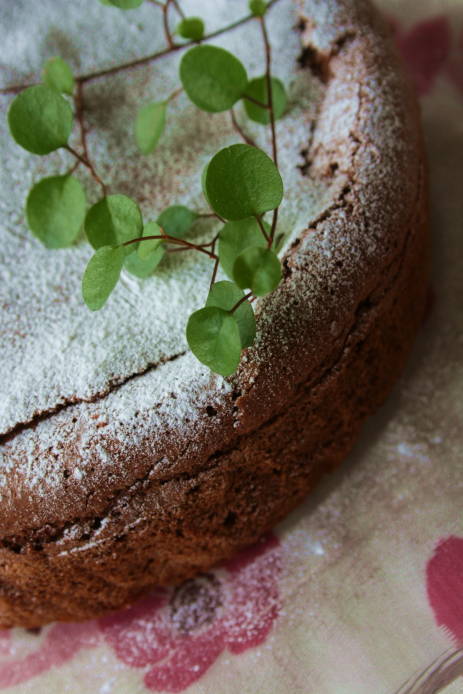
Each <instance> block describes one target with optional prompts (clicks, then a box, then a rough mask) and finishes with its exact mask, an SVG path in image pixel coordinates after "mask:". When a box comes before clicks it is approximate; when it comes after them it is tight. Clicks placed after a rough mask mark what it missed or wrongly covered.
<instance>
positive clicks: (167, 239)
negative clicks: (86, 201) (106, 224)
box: [122, 234, 217, 260]
mask: <svg viewBox="0 0 463 694" xmlns="http://www.w3.org/2000/svg"><path fill="white" fill-rule="evenodd" d="M156 240H162V241H165V242H166V243H172V244H174V245H178V246H185V250H186V249H187V248H188V249H191V250H194V251H199V252H200V253H205V254H206V255H207V256H209V258H212V259H213V260H217V256H216V254H215V253H212V252H210V251H208V250H206V249H205V248H203V246H199V245H198V244H196V243H190V242H189V241H185V239H178V238H176V237H175V236H169V234H157V235H156V236H139V237H137V238H135V239H130V240H129V241H125V242H124V243H123V244H122V245H123V246H130V245H131V244H132V243H139V242H141V241H156Z"/></svg>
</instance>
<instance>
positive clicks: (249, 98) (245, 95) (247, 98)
mask: <svg viewBox="0 0 463 694" xmlns="http://www.w3.org/2000/svg"><path fill="white" fill-rule="evenodd" d="M243 99H246V101H250V102H251V103H252V104H255V105H256V106H259V108H265V109H267V110H270V106H269V105H268V104H266V103H264V102H263V101H259V99H255V98H254V97H253V96H249V95H248V94H244V96H243Z"/></svg>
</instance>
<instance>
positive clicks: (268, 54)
mask: <svg viewBox="0 0 463 694" xmlns="http://www.w3.org/2000/svg"><path fill="white" fill-rule="evenodd" d="M259 20H260V26H261V28H262V36H263V39H264V46H265V77H266V80H267V100H268V108H269V115H270V128H271V131H272V152H273V161H274V162H275V166H276V167H277V168H278V148H277V136H276V129H275V110H274V107H273V95H272V73H271V66H272V49H271V47H270V41H269V38H268V33H267V27H266V24H265V19H264V17H259Z"/></svg>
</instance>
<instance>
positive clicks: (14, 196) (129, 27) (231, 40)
mask: <svg viewBox="0 0 463 694" xmlns="http://www.w3.org/2000/svg"><path fill="white" fill-rule="evenodd" d="M190 5H191V7H190ZM19 6H22V7H23V11H22V12H21V11H20V10H19ZM185 6H186V10H190V11H191V12H192V13H193V14H204V6H203V4H202V3H199V2H196V3H194V2H190V3H185ZM56 10H57V8H56V3H54V2H53V0H44V1H43V2H41V3H39V4H37V5H35V6H32V5H31V3H30V2H29V3H28V2H27V1H26V0H23V1H22V2H20V3H14V5H12V6H11V8H10V7H7V8H4V9H2V19H3V21H2V26H3V34H4V35H5V36H6V37H7V41H6V50H5V51H4V54H3V62H4V64H6V65H7V70H6V71H5V73H4V78H3V79H4V81H5V82H6V83H11V81H12V80H13V81H14V80H15V79H16V80H17V79H20V76H21V75H23V74H24V78H26V75H28V74H30V73H31V72H33V73H35V74H38V72H39V68H40V65H41V64H42V63H43V61H44V60H45V59H46V58H47V57H48V56H49V50H50V49H49V41H43V42H42V41H38V42H37V43H33V44H32V45H31V42H30V41H29V40H26V37H29V36H31V35H32V34H34V31H35V32H36V35H38V36H46V35H47V34H46V32H47V31H48V32H50V31H51V29H50V26H51V27H54V26H55V27H58V26H59V30H58V29H57V28H56V29H55V31H56V32H58V31H59V36H60V40H59V41H57V43H56V48H59V47H60V46H61V52H62V53H63V57H65V58H67V59H69V60H70V63H71V65H72V66H73V68H74V69H75V70H76V72H80V73H82V72H86V71H91V70H94V69H96V68H99V67H102V66H103V67H104V66H107V65H108V64H117V63H118V62H124V61H126V60H127V59H129V58H131V57H133V36H134V34H136V36H137V51H139V53H141V54H143V53H145V54H147V53H150V52H152V51H153V50H155V49H156V48H160V47H161V46H162V45H163V40H164V39H163V34H162V27H161V22H159V16H160V15H159V14H158V13H157V12H156V8H149V7H144V8H143V10H140V12H127V13H124V12H118V11H116V10H111V9H109V8H104V7H101V6H100V5H99V4H98V3H97V2H95V0H86V2H84V3H83V4H82V3H78V4H76V3H66V4H65V5H64V6H63V7H60V9H59V16H58V14H57V13H56ZM245 13H246V3H245V2H239V3H234V6H233V8H231V7H230V4H229V3H226V2H224V0H222V1H221V2H214V3H209V6H208V8H207V13H206V15H207V16H206V20H207V28H208V30H212V29H214V28H216V27H219V26H224V25H226V24H227V23H229V22H230V21H231V19H232V18H233V17H235V16H236V17H239V16H242V15H243V14H245ZM95 23H98V25H99V26H101V27H102V32H103V35H102V36H100V35H99V40H98V41H90V40H89V37H90V36H91V35H92V28H93V25H94V24H95ZM294 23H295V14H294V12H293V10H292V9H291V8H289V9H288V7H287V6H286V7H284V6H280V7H276V8H274V9H273V10H272V13H271V27H272V42H273V44H274V54H275V56H276V57H278V59H276V60H275V72H276V74H277V75H278V76H280V77H281V78H283V79H284V80H285V82H286V83H287V85H288V88H289V93H290V98H291V100H292V101H293V106H292V109H291V111H290V113H289V114H288V115H287V116H286V117H285V119H284V120H283V121H282V122H281V124H280V125H279V132H278V136H279V140H280V150H281V168H282V172H283V176H284V179H285V183H286V189H287V199H286V202H285V205H284V206H283V208H282V213H281V230H282V231H284V232H287V233H289V232H291V233H293V234H297V233H298V232H300V231H301V230H302V229H303V228H304V227H305V226H306V224H307V221H308V220H309V219H310V218H311V217H313V216H314V213H318V212H319V211H320V210H321V209H323V206H324V205H326V203H327V200H329V199H330V194H329V193H328V194H327V193H325V192H324V191H323V190H321V191H313V190H312V186H311V185H310V183H309V181H308V180H307V179H304V178H303V177H301V175H300V172H299V170H298V169H297V166H296V164H297V163H299V161H300V154H299V153H300V150H301V149H303V148H304V147H305V146H307V141H308V133H309V131H310V124H311V121H312V119H313V117H314V116H315V113H316V98H317V93H316V92H317V89H316V85H315V83H314V82H313V81H311V80H310V77H309V75H308V73H307V71H304V72H301V71H299V72H298V73H295V71H294V67H295V60H296V57H297V54H298V51H299V39H298V36H297V34H296V33H295V32H293V31H292V27H293V24H294ZM32 25H33V26H34V31H32V29H31V27H32ZM108 26H110V29H111V32H110V36H109V31H108ZM37 27H38V31H37ZM148 28H149V31H148ZM153 33H154V37H153ZM220 43H221V45H224V46H225V47H227V48H229V49H230V50H232V51H234V52H236V53H237V54H238V55H239V56H240V57H241V58H242V60H243V62H244V63H245V65H246V67H247V68H248V71H249V74H251V75H252V74H260V73H262V71H263V69H264V56H263V51H262V48H261V45H260V44H261V40H260V36H259V29H258V26H257V25H256V24H255V23H253V24H252V25H249V26H245V27H243V28H242V29H241V30H240V31H238V32H235V33H233V34H230V35H226V36H224V37H223V40H222V39H221V40H220ZM3 45H5V44H3ZM52 45H53V42H52ZM179 59H180V56H178V55H174V56H172V57H169V58H166V59H164V60H163V62H162V63H161V62H159V63H155V64H153V65H152V66H146V67H143V68H140V69H138V70H137V71H136V72H133V73H121V74H118V75H115V76H112V77H108V78H105V79H104V80H98V81H97V82H95V83H91V84H89V85H88V86H87V87H86V88H85V93H84V96H85V102H86V104H87V121H88V122H87V125H88V127H89V129H90V132H89V147H90V152H91V153H92V156H93V157H94V159H95V162H96V167H97V170H98V171H99V172H100V173H101V175H102V176H103V178H104V179H105V180H107V181H108V182H109V184H110V191H111V192H122V193H125V194H129V195H132V196H133V197H134V198H135V199H137V200H139V201H140V204H141V206H142V209H143V213H144V218H145V219H146V220H148V219H153V218H155V217H156V215H157V214H158V213H159V212H160V211H161V209H163V208H164V207H165V206H167V205H168V204H173V203H182V204H186V205H189V206H191V207H193V208H194V209H198V210H201V209H205V208H206V206H205V204H204V200H203V199H202V196H201V192H200V174H201V170H202V168H203V166H204V164H205V163H206V162H207V161H208V160H209V158H210V157H211V156H212V155H213V153H214V152H215V151H217V149H218V148H220V147H221V146H225V145H227V144H231V143H232V142H235V141H236V140H237V136H236V134H235V133H234V132H233V130H232V129H231V126H230V122H229V118H228V114H225V115H222V114H220V115H209V114H205V113H202V112H199V111H198V110H197V109H196V108H195V107H194V106H193V105H191V104H190V103H189V102H188V100H187V98H186V97H185V96H181V97H180V98H179V99H177V100H176V102H175V103H173V104H172V105H171V107H170V109H169V124H168V128H167V132H166V135H165V138H164V139H163V142H162V143H161V145H160V146H159V148H158V150H157V152H156V154H155V155H153V156H150V157H146V158H143V157H142V156H140V155H138V154H137V153H136V151H135V146H134V143H133V137H132V123H133V117H134V114H135V112H136V109H137V107H138V106H139V105H140V104H141V103H144V102H146V101H147V100H150V99H152V98H159V97H160V96H161V95H162V96H166V95H168V94H169V93H170V92H171V91H172V90H173V89H174V88H175V87H176V86H177V85H178V76H177V71H178V63H179ZM314 98H315V101H314ZM10 101H11V97H2V99H1V106H2V110H3V112H6V109H7V107H8V104H9V102H10ZM239 118H240V120H244V119H243V114H241V113H240V114H239ZM244 127H246V128H247V129H248V130H249V132H250V133H251V134H252V135H253V136H254V137H256V138H257V139H258V140H259V142H260V144H261V145H262V146H264V147H266V148H268V145H269V141H268V132H267V131H266V129H264V128H262V127H260V126H256V125H255V124H254V125H252V124H248V123H246V124H245V126H244ZM1 129H2V137H3V138H4V142H5V147H4V156H3V167H2V171H1V173H0V177H1V178H0V183H1V189H2V202H1V217H0V230H1V235H2V243H1V246H0V268H1V269H0V273H1V275H0V305H1V306H2V326H1V329H0V331H1V332H0V334H1V339H2V355H3V359H2V363H1V365H0V383H1V384H2V386H1V388H2V392H1V397H0V433H2V432H7V431H8V430H9V429H11V428H12V427H14V426H15V425H16V424H18V423H22V422H27V421H29V420H31V419H32V418H33V416H34V415H35V414H37V413H40V412H43V411H49V410H53V409H54V408H56V407H59V406H60V405H62V404H64V403H67V402H72V401H76V400H90V399H92V398H93V397H95V395H98V394H102V393H105V392H107V391H108V390H109V389H110V387H111V386H112V385H113V384H115V383H118V382H121V381H123V380H125V379H126V378H127V377H129V376H131V375H132V374H134V373H139V372H142V371H143V370H145V369H146V368H147V367H148V365H150V364H156V363H158V362H160V361H164V360H165V359H166V358H170V357H171V356H173V355H175V354H178V353H180V352H183V351H185V350H186V348H187V347H186V341H185V336H184V331H185V325H186V322H187V319H188V316H189V314H190V313H191V312H192V311H194V310H196V309H197V308H199V307H200V306H202V305H203V304H204V301H205V297H206V296H207V291H208V284H209V278H210V273H211V265H210V262H208V260H207V258H205V257H198V256H199V254H182V255H181V256H179V255H177V256H172V258H171V259H169V261H168V262H167V263H166V265H165V266H164V267H163V268H161V269H160V271H159V272H157V273H156V275H155V276H154V277H153V278H151V279H149V280H148V281H139V280H138V279H136V278H134V277H133V276H129V275H125V276H124V278H123V280H122V282H121V283H120V284H119V286H118V288H117V289H116V291H115V294H114V296H113V297H112V298H111V300H110V302H109V305H107V306H106V307H105V308H104V309H103V310H102V311H100V312H98V313H95V314H92V313H90V312H89V311H88V309H87V308H86V307H85V306H84V304H83V302H82V298H81V291H80V280H81V276H82V272H83V270H84V268H85V265H86V262H87V261H88V258H89V257H90V255H91V252H92V251H91V249H90V248H89V246H88V244H86V243H84V242H83V241H81V242H80V243H79V244H78V246H77V247H75V248H71V249H67V250H61V251H48V250H46V249H44V248H43V247H42V246H41V244H40V243H39V242H38V241H36V240H35V239H33V238H32V237H31V235H30V233H29V232H28V231H27V229H26V226H25V224H24V220H23V218H22V213H21V211H22V209H23V201H24V198H25V195H26V193H27V190H28V188H29V187H30V185H31V184H32V182H33V181H35V180H37V179H38V178H40V177H41V176H43V175H47V174H51V173H56V172H59V171H61V172H64V171H65V170H66V168H68V167H69V165H70V158H68V157H67V155H66V154H61V153H56V154H53V155H52V156H50V157H47V158H39V157H34V156H33V155H29V154H28V153H26V152H24V151H22V150H21V149H20V148H19V147H17V146H16V145H15V144H14V143H13V142H12V140H11V138H10V137H9V136H8V135H7V130H6V123H5V119H4V118H2V119H1ZM76 146H78V143H76ZM78 176H79V177H81V178H82V180H83V181H84V182H85V184H86V186H87V189H88V191H89V196H90V199H91V200H94V199H95V195H96V194H97V191H96V190H95V186H94V185H92V184H91V182H90V181H89V180H88V178H86V175H85V173H83V172H81V171H79V173H78ZM315 192H316V195H315ZM212 228H213V227H212V226H211V224H210V223H207V224H205V223H203V224H202V225H201V224H197V228H196V230H195V232H194V233H195V234H196V236H198V235H201V234H204V233H208V234H209V235H210V234H211V232H212ZM12 258H14V259H15V262H14V264H12V263H11V259H12Z"/></svg>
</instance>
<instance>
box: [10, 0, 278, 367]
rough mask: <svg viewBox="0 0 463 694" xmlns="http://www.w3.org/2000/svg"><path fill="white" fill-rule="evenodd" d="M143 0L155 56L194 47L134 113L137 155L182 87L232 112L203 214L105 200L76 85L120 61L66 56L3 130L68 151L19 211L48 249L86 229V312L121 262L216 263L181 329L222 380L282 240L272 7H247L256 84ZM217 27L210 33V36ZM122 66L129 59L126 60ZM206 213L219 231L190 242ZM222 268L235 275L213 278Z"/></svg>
mask: <svg viewBox="0 0 463 694" xmlns="http://www.w3.org/2000/svg"><path fill="white" fill-rule="evenodd" d="M100 1H101V2H103V4H106V5H114V6H116V7H119V8H120V9H124V10H128V9H134V8H136V7H138V6H139V5H140V4H141V2H142V1H143V0H100ZM150 1H151V2H152V4H153V5H155V6H160V7H161V8H162V13H163V25H164V33H165V37H166V42H167V49H166V51H164V52H159V53H158V54H155V55H156V56H157V57H159V56H160V55H164V54H166V53H167V52H172V51H174V50H177V49H178V48H180V47H182V48H183V47H185V46H188V45H190V44H192V43H195V44H197V45H196V46H194V47H192V48H190V50H189V51H188V52H187V53H186V54H185V55H184V56H183V58H182V61H181V63H180V81H181V83H182V86H181V87H180V88H179V89H176V90H175V91H174V92H173V93H172V94H171V95H170V96H168V97H167V98H166V99H164V101H161V102H154V103H150V104H146V105H144V106H143V107H142V108H141V109H140V110H139V112H138V114H137V117H136V119H135V126H134V135H135V140H136V143H137V145H138V148H139V149H140V151H141V152H142V153H143V154H149V153H151V152H152V151H153V150H154V149H155V148H156V146H157V144H158V142H159V140H160V138H161V136H162V134H163V131H164V129H165V127H166V122H167V109H168V105H169V103H170V102H171V101H172V100H173V99H174V98H176V97H177V96H178V95H179V94H180V93H181V92H183V91H184V92H185V93H186V95H187V96H188V97H189V99H190V100H191V101H192V102H193V103H194V104H195V105H196V106H197V107H198V108H200V109H202V110H204V111H209V112H212V113H217V112H222V111H227V110H228V111H229V112H230V115H231V120H232V124H233V127H234V128H235V130H236V132H237V133H238V134H239V135H240V137H241V138H242V139H243V141H244V144H236V145H232V146H230V147H226V148H224V149H222V150H220V151H219V152H217V154H216V155H214V157H212V159H211V161H210V162H209V164H208V165H207V166H206V168H205V170H204V172H203V177H202V187H203V193H204V197H205V199H206V201H207V202H208V204H209V206H210V208H211V212H206V213H196V212H194V211H192V210H189V209H188V208H186V207H184V206H182V205H173V206H171V207H168V208H166V209H165V210H164V211H163V212H162V213H161V214H160V215H159V217H158V218H157V220H156V221H148V222H146V223H144V222H143V219H142V215H141V212H140V209H139V207H138V205H137V203H136V202H135V201H134V200H132V199H131V198H128V197H127V196H124V195H108V194H107V185H106V184H105V183H104V182H103V180H102V179H101V177H100V176H99V174H98V172H97V171H96V169H95V166H94V164H93V162H92V161H91V158H90V156H89V151H88V144H87V140H86V128H85V123H84V98H83V97H84V95H83V84H84V83H85V81H87V80H88V79H93V78H95V77H99V76H102V75H103V74H108V73H109V72H115V71H118V69H121V66H119V68H118V67H116V68H113V69H110V70H109V71H100V72H99V73H93V76H87V77H85V76H84V77H81V78H74V76H73V75H72V72H71V70H70V68H69V66H68V65H67V63H65V61H63V60H62V59H61V58H54V59H51V60H50V61H47V64H46V65H45V68H44V72H43V81H44V84H41V85H34V86H31V87H28V88H26V89H24V91H22V92H20V93H19V95H18V96H17V97H16V98H15V100H14V101H13V103H12V104H11V107H10V110H9V113H8V120H9V126H10V130H11V133H12V136H13V137H14V139H15V140H16V142H17V143H18V144H20V145H21V146H22V147H24V148H25V149H26V150H28V151H30V152H33V153H35V154H40V155H44V154H48V153H49V152H52V151H54V150H55V149H59V148H63V149H65V150H66V151H68V152H69V153H70V154H71V155H72V156H74V158H75V159H76V163H75V164H74V166H73V168H72V169H71V170H70V171H69V172H68V173H67V174H65V175H63V176H55V177H49V178H46V179H43V180H42V181H39V182H38V183H37V184H35V185H34V187H33V188H32V190H31V191H30V193H29V196H28V198H27V202H26V216H27V220H28V223H29V226H30V228H31V231H32V232H33V233H34V234H35V235H36V236H37V237H38V238H39V239H40V240H41V241H42V242H43V243H44V244H45V245H46V246H48V247H50V248H62V247H66V246H69V245H71V244H72V243H73V242H74V240H75V238H76V237H77V235H78V233H79V231H80V228H81V226H82V224H83V226H84V229H85V233H86V236H87V238H88V240H89V242H90V244H91V245H92V246H93V248H94V249H95V253H94V255H93V256H92V258H91V259H90V261H89V263H88V265H87V268H86V270H85V273H84V276H83V280H82V293H83V298H84V301H85V303H86V304H87V306H88V307H89V308H90V309H91V310H99V309H100V308H102V307H103V306H104V305H105V303H106V301H107V300H108V298H109V296H110V294H111V292H112V291H113V290H114V288H115V286H116V285H117V282H118V280H119V276H120V274H121V271H122V269H123V268H125V270H127V271H128V272H131V273H133V274H135V275H136V276H137V277H140V278H144V277H148V276H149V275H151V274H152V273H153V272H154V271H155V269H156V267H157V266H158V265H159V263H160V262H161V261H162V259H163V257H164V255H165V254H166V253H175V252H181V251H196V252H199V253H202V254H204V255H206V256H207V257H208V258H209V259H210V260H211V261H213V263H214V265H213V270H212V276H211V282H210V288H209V294H208V297H207V300H206V305H205V307H204V308H202V309H199V310H198V311H195V312H194V313H193V314H192V315H191V316H190V319H189V321H188V324H187V329H186V335H187V341H188V344H189V346H190V348H191V350H192V351H193V353H194V354H195V355H196V357H197V358H198V359H199V360H200V361H202V362H203V363H204V364H206V365H207V366H208V367H209V368H210V369H211V370H212V371H215V372H216V373H219V374H221V375H223V376H225V377H226V376H229V375H231V374H232V373H233V372H234V371H235V370H236V368H237V366H238V363H239V361H240V356H241V351H242V349H245V348H246V347H249V346H251V345H252V343H253V341H254V338H255V330H256V327H255V318H254V312H253V309H252V305H251V304H252V302H253V301H254V300H255V299H256V298H257V297H259V296H265V295H266V294H268V293H270V292H272V291H273V290H274V289H275V288H276V287H277V286H278V284H279V283H280V281H281V277H282V273H281V263H280V261H279V259H278V257H277V255H276V253H277V251H278V245H279V243H276V242H275V239H276V238H278V240H279V242H280V241H281V238H282V234H280V235H278V237H276V229H277V219H278V209H279V206H280V204H281V201H282V199H283V183H282V180H281V176H280V174H279V171H278V150H277V138H276V127H275V121H276V120H277V118H280V117H281V116H282V115H283V113H284V110H285V108H286V93H285V89H284V86H283V84H282V83H281V82H280V81H279V80H277V79H276V78H274V77H272V75H271V47H270V41H269V38H268V33H267V28H266V24H265V14H266V12H267V11H268V8H269V7H270V6H271V5H272V4H273V3H274V2H275V1H276V0H271V2H269V3H268V4H267V3H265V2H263V0H250V3H249V5H250V9H251V15H250V16H253V17H256V18H257V20H258V22H259V24H260V26H261V32H262V37H263V43H264V48H265V59H266V71H265V75H264V76H263V77H259V78H254V79H252V80H249V79H248V77H247V73H246V70H245V68H244V66H243V65H242V64H241V62H240V61H239V60H238V59H237V58H236V57H235V56H233V55H232V54H231V53H229V52H228V51H225V50H224V49H222V48H218V47H215V46H211V45H203V44H202V43H201V41H202V39H206V38H208V36H205V35H204V22H203V21H202V20H201V18H199V17H192V18H189V17H186V16H185V14H184V13H183V11H182V9H181V7H180V5H179V3H178V2H177V0H165V2H160V0H150ZM170 6H172V7H174V9H175V10H176V11H177V13H178V14H179V16H180V22H179V24H178V26H177V29H176V31H175V33H176V34H177V35H180V36H182V37H183V38H186V39H188V40H187V43H186V44H176V43H175V42H174V39H173V35H172V32H171V30H170V24H169V8H170ZM247 19H248V18H244V19H243V20H239V21H238V22H235V23H233V24H231V25H229V28H233V27H235V26H238V25H240V24H242V23H243V22H244V21H247ZM222 32H223V30H219V31H217V32H214V33H213V34H209V38H210V37H212V36H213V35H218V34H219V33H222ZM144 62H146V61H144ZM137 64H139V62H138V61H137ZM128 65H133V63H131V64H125V66H128ZM122 67H124V66H122ZM63 94H65V95H67V96H68V97H69V96H72V97H73V101H74V113H75V116H76V120H77V121H78V124H79V129H80V142H81V148H82V153H80V152H78V151H77V150H76V149H75V148H73V147H71V146H70V145H69V144H68V138H69V136H70V134H71V130H72V120H73V114H72V109H71V107H70V105H69V102H68V101H67V100H66V98H65V97H64V96H63ZM240 100H242V101H243V105H244V108H245V111H246V113H247V115H248V117H249V118H250V119H251V120H253V121H255V122H257V123H261V124H263V125H266V124H269V125H270V129H271V140H272V156H273V159H270V157H268V156H267V154H265V152H263V151H262V150H261V149H259V148H258V147H257V145H256V143H255V141H254V140H253V139H252V138H250V137H249V136H248V135H246V133H245V132H244V130H243V128H242V127H241V126H240V125H239V123H238V122H237V119H236V116H235V113H234V110H233V107H234V106H235V104H236V103H237V102H238V101H240ZM31 126H32V127H31ZM81 164H82V165H84V166H85V167H87V169H88V170H89V172H90V174H91V176H92V177H93V179H94V180H95V181H96V183H97V184H98V185H99V186H100V187H101V190H102V193H103V198H102V199H100V200H99V201H98V202H97V203H95V204H94V205H93V206H92V207H91V208H90V209H89V210H88V211H87V212H85V209H86V201H85V193H84V191H83V188H82V185H81V184H80V182H79V181H78V180H77V179H76V178H74V177H73V175H72V174H73V172H74V171H75V169H76V168H77V167H78V166H79V165H81ZM267 212H272V223H271V225H269V224H268V223H267V222H266V221H265V219H264V217H265V214H266V213H267ZM205 217H215V218H217V219H218V220H220V221H221V222H222V224H223V225H224V226H223V227H222V229H221V230H220V231H219V232H218V233H215V235H214V236H213V238H212V239H211V240H209V241H207V242H203V243H193V242H192V241H191V240H187V239H186V238H185V236H186V235H187V234H188V233H189V230H190V228H191V226H192V224H193V223H194V222H195V221H196V220H197V219H200V218H205ZM217 248H218V250H217ZM219 266H221V267H222V269H223V271H224V272H225V274H227V275H228V276H229V277H230V280H231V281H228V280H225V281H219V282H217V281H216V280H217V273H218V269H219ZM243 290H248V291H247V292H246V293H245V292H244V291H243Z"/></svg>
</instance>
